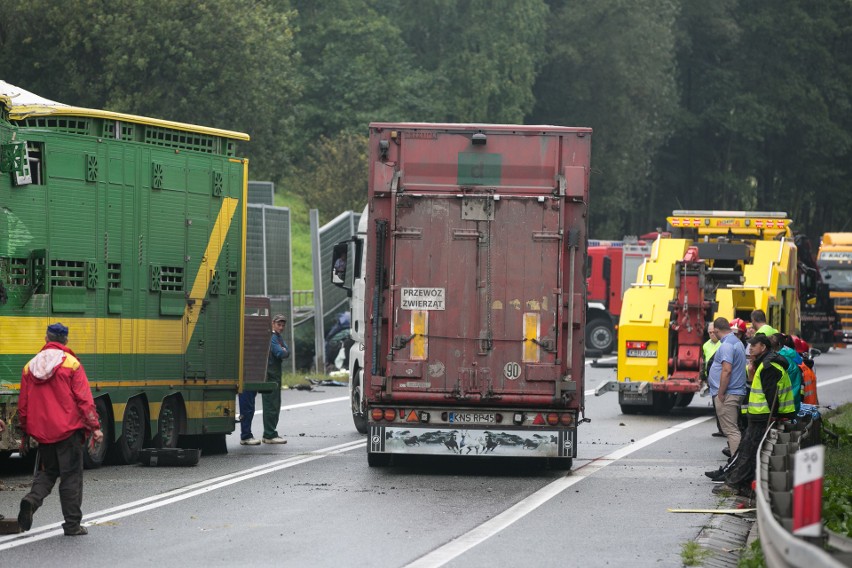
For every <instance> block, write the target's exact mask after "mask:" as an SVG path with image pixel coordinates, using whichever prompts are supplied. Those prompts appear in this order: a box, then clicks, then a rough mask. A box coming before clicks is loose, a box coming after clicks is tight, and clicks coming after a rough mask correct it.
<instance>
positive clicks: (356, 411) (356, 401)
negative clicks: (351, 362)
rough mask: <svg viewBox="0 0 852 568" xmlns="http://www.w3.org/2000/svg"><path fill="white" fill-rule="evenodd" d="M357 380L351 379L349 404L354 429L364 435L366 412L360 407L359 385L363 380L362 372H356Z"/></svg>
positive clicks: (366, 429) (366, 428)
mask: <svg viewBox="0 0 852 568" xmlns="http://www.w3.org/2000/svg"><path fill="white" fill-rule="evenodd" d="M356 376H357V378H356V379H353V380H354V381H355V383H354V384H353V385H352V394H351V401H350V402H351V403H352V422H354V423H355V429H356V430H358V433H359V434H366V433H367V431H368V426H367V410H366V409H365V408H364V407H363V405H362V399H361V383H362V381H363V380H364V371H360V370H359V371H358V374H357V375H356Z"/></svg>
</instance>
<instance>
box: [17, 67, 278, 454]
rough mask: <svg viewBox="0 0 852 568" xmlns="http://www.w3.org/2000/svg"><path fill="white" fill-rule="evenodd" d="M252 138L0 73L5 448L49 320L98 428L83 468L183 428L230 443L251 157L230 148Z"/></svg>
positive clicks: (169, 439) (239, 371) (168, 438)
mask: <svg viewBox="0 0 852 568" xmlns="http://www.w3.org/2000/svg"><path fill="white" fill-rule="evenodd" d="M248 139H249V137H248V135H246V134H243V133H240V132H231V131H227V130H219V129H215V128H207V127H202V126H193V125H190V124H182V123H177V122H170V121H165V120H159V119H153V118H145V117H141V116H132V115H127V114H121V113H116V112H109V111H103V110H94V109H87V108H79V107H74V106H69V105H64V104H61V103H56V102H54V101H50V100H47V99H45V98H42V97H39V96H37V95H34V94H33V93H30V92H28V91H26V90H24V89H21V88H18V87H15V86H13V85H10V84H8V83H6V82H3V81H0V418H2V419H3V420H4V421H5V422H6V423H7V424H8V425H9V428H7V430H6V432H4V433H3V434H2V435H0V457H8V455H9V454H11V453H12V452H13V451H16V450H17V449H18V447H19V444H20V440H21V434H22V433H21V432H20V430H19V429H18V428H17V423H16V420H15V416H16V410H17V397H18V391H19V388H20V378H21V370H22V368H23V366H24V365H25V364H26V363H27V361H28V360H29V359H30V358H32V356H33V355H34V354H35V353H37V352H38V351H39V349H40V348H41V347H42V345H43V344H44V337H45V329H46V327H47V326H48V325H49V324H51V323H55V322H61V323H63V324H65V325H66V326H68V327H69V328H70V333H69V341H68V346H69V347H70V348H71V349H72V350H74V351H75V352H76V354H77V356H78V358H79V359H80V361H81V362H82V363H83V366H84V367H85V369H86V373H87V375H88V377H89V383H90V385H91V388H92V394H93V395H94V399H95V403H96V406H97V410H98V414H99V417H100V420H101V423H102V429H103V431H104V434H105V436H104V441H103V443H101V444H96V445H92V444H90V445H89V452H88V455H87V456H86V461H87V466H88V467H97V466H99V465H100V464H101V463H103V462H104V460H105V459H107V458H108V457H110V456H111V457H113V458H114V460H115V461H117V462H119V463H132V462H135V461H136V460H137V458H138V456H139V452H140V450H141V449H142V448H143V447H146V446H155V447H167V448H169V447H177V446H178V444H179V443H180V440H181V439H182V438H184V439H186V440H190V441H193V442H198V443H205V444H209V443H213V444H216V445H219V446H220V448H224V440H225V436H226V435H227V434H229V433H231V432H233V430H234V427H235V416H236V414H237V412H236V408H235V405H236V404H235V398H236V394H237V392H238V391H239V390H240V389H241V388H242V387H243V376H244V365H245V361H244V355H245V354H244V347H243V345H244V337H245V333H246V321H248V320H251V319H252V318H251V317H250V315H251V314H246V308H245V303H244V300H245V294H244V290H245V282H244V275H245V255H244V252H243V251H244V250H245V227H246V207H245V204H246V187H247V179H248V160H247V159H245V158H241V157H239V156H238V155H237V153H236V143H237V142H240V141H247V140H248ZM252 314H261V315H263V314H264V311H263V310H262V309H253V311H252ZM265 315H266V316H267V318H266V319H267V320H268V313H266V314H265ZM255 319H256V318H255ZM264 337H265V339H264V341H265V342H266V344H268V327H267V334H266V335H265V336H264ZM264 347H267V345H264ZM260 356H261V357H262V356H265V353H263V354H260ZM263 363H264V364H265V359H264V360H263ZM260 380H263V379H260ZM188 436H191V437H193V438H186V437H188Z"/></svg>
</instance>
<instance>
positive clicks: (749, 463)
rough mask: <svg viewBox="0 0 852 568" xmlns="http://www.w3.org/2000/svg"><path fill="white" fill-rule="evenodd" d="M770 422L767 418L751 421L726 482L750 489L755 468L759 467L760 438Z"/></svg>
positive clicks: (743, 488) (733, 485)
mask: <svg viewBox="0 0 852 568" xmlns="http://www.w3.org/2000/svg"><path fill="white" fill-rule="evenodd" d="M768 426H769V422H768V421H765V420H759V421H749V423H748V427H747V428H746V431H745V433H743V437H742V440H740V447H739V449H738V450H737V458H736V461H735V462H734V466H733V467H732V468H731V470H730V471H728V474H727V475H726V476H725V483H727V484H728V485H730V486H732V487H736V488H737V489H741V490H750V489H751V482H752V481H754V469H755V467H757V453H758V452H759V451H760V440H761V439H763V435H764V434H765V433H766V428H767V427H768Z"/></svg>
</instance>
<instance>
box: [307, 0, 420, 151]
mask: <svg viewBox="0 0 852 568" xmlns="http://www.w3.org/2000/svg"><path fill="white" fill-rule="evenodd" d="M374 4H375V2H373V1H370V0H341V1H339V2H316V1H313V0H297V1H296V2H295V6H296V7H297V8H298V11H299V18H298V24H299V33H298V35H297V37H296V40H297V46H298V49H299V51H300V53H301V56H302V64H301V71H302V74H303V76H304V85H305V91H304V97H303V98H302V100H301V102H300V103H299V105H298V106H297V108H296V114H297V127H298V128H299V130H300V134H301V136H303V138H304V140H305V141H306V142H309V143H311V144H314V143H315V142H316V141H317V139H318V138H319V137H320V136H325V137H327V138H330V137H334V136H336V135H337V134H338V133H339V132H343V131H345V132H360V133H366V132H367V126H368V124H369V123H370V122H371V121H394V120H402V119H405V118H409V117H407V116H405V113H404V112H403V107H404V106H405V104H404V101H409V100H410V98H409V97H408V96H405V95H404V93H405V90H406V84H408V83H411V82H416V81H417V80H418V77H417V73H416V72H413V71H412V70H411V69H410V68H409V67H408V55H407V53H408V50H407V48H406V46H405V44H404V43H403V41H402V38H401V37H400V33H399V29H397V28H396V27H395V26H394V25H393V24H392V23H391V22H390V21H389V19H388V18H387V17H385V16H384V15H383V14H381V13H379V12H378V11H377V10H376V9H375V8H374ZM300 159H301V158H300Z"/></svg>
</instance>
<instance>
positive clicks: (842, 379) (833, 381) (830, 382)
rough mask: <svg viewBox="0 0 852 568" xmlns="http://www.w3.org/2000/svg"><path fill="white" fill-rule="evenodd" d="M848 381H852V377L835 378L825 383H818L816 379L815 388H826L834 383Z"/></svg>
mask: <svg viewBox="0 0 852 568" xmlns="http://www.w3.org/2000/svg"><path fill="white" fill-rule="evenodd" d="M849 379H852V375H843V376H842V377H837V378H835V379H829V380H827V381H820V380H819V379H817V386H818V387H827V386H828V385H833V384H834V383H840V382H843V381H848V380H849Z"/></svg>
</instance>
